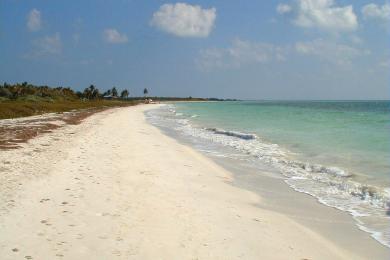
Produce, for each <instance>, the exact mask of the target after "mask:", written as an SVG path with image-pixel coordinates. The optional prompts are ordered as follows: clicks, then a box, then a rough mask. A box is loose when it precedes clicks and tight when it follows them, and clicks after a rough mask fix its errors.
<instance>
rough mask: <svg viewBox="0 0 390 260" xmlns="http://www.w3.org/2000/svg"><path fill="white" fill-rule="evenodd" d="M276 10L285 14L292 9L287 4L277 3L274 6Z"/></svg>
mask: <svg viewBox="0 0 390 260" xmlns="http://www.w3.org/2000/svg"><path fill="white" fill-rule="evenodd" d="M276 11H277V12H278V13H279V14H286V13H289V12H291V11H292V7H291V6H290V5H288V4H278V6H277V7H276Z"/></svg>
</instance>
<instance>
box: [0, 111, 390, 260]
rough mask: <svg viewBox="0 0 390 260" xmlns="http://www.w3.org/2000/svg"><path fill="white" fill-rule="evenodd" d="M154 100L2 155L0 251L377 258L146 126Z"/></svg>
mask: <svg viewBox="0 0 390 260" xmlns="http://www.w3.org/2000/svg"><path fill="white" fill-rule="evenodd" d="M156 106H158V105H138V106H134V107H125V108H115V109H110V110H106V111H104V112H100V113H96V114H94V115H92V116H90V117H88V118H87V119H86V120H84V122H82V123H81V124H80V125H74V126H66V127H63V128H61V129H58V130H55V131H53V132H52V133H47V134H44V135H42V136H38V137H36V138H34V139H32V140H30V141H29V142H28V144H27V145H26V146H24V147H23V148H20V149H16V150H9V151H4V152H2V154H1V155H0V160H1V162H2V164H3V165H4V167H3V168H2V169H1V171H2V176H1V183H2V184H3V185H5V188H4V187H2V189H1V194H0V195H1V197H0V198H1V200H0V203H1V204H2V205H0V206H1V207H0V208H1V209H2V210H1V211H0V229H1V230H2V233H1V234H0V255H2V256H3V257H4V259H14V258H23V257H24V258H27V259H42V257H44V258H47V257H50V258H51V259H52V258H62V259H86V258H92V259H96V258H104V259H111V258H119V259H156V258H163V259H193V258H200V259H226V258H229V259H231V258H244V259H258V258H266V259H286V258H290V259H291V258H293V259H368V256H378V257H380V256H381V255H382V256H383V257H384V256H386V254H387V255H388V251H380V252H379V251H377V252H372V251H371V252H370V250H376V249H375V248H372V247H369V248H368V249H365V250H364V251H366V252H360V251H359V252H352V251H351V250H350V249H349V248H345V247H343V246H342V245H339V244H337V243H336V242H335V241H331V239H329V237H326V236H324V235H323V234H321V233H318V232H316V231H317V230H315V229H312V228H311V227H310V226H309V227H308V226H306V225H305V224H304V223H300V222H299V221H296V220H295V219H293V218H291V216H288V215H287V214H286V213H284V214H283V213H281V212H277V211H275V209H272V207H268V205H267V197H266V194H261V193H258V192H257V193H256V192H253V191H250V189H248V190H247V188H248V187H241V186H240V185H236V184H237V182H235V181H234V178H237V175H235V174H234V173H233V171H229V170H230V169H229V167H226V169H225V168H224V167H221V166H220V165H218V164H217V163H215V162H214V161H213V160H211V159H209V158H207V157H205V156H204V155H202V154H200V153H199V152H197V151H195V150H194V149H192V148H191V147H189V146H186V145H183V144H181V143H179V142H178V141H176V140H174V139H172V138H170V137H168V136H166V135H164V134H163V133H162V132H161V131H160V130H159V129H157V128H156V127H154V126H152V125H151V124H149V123H147V122H146V121H145V116H144V111H145V110H146V109H150V108H152V107H156ZM14 187H18V188H17V189H16V190H15V189H14ZM244 188H245V189H244ZM327 209H328V210H329V211H330V210H332V209H331V208H327ZM367 236H368V235H367ZM353 239H354V238H351V241H350V243H351V244H350V246H351V247H353V246H354V245H353V242H354V240H353ZM355 246H356V245H355ZM359 246H360V244H359ZM378 246H379V243H378ZM362 250H363V249H362ZM363 253H365V254H366V255H362V254H363Z"/></svg>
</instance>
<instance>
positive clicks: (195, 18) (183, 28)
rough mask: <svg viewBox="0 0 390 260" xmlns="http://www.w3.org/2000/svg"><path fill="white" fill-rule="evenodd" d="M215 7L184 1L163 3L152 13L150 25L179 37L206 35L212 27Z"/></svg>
mask: <svg viewBox="0 0 390 260" xmlns="http://www.w3.org/2000/svg"><path fill="white" fill-rule="evenodd" d="M216 16H217V14H216V9H215V8H210V9H202V8H201V7H200V6H199V5H189V4H185V3H176V4H164V5H162V6H161V7H160V9H159V10H158V11H157V12H155V13H154V14H153V18H152V20H151V25H153V26H156V27H157V28H159V29H160V30H162V31H165V32H168V33H170V34H173V35H176V36H180V37H207V36H208V35H209V34H210V32H211V31H212V29H213V27H214V21H215V18H216Z"/></svg>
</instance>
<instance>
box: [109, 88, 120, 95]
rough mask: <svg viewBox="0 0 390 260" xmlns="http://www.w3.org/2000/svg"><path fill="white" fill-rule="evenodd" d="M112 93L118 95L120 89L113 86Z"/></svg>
mask: <svg viewBox="0 0 390 260" xmlns="http://www.w3.org/2000/svg"><path fill="white" fill-rule="evenodd" d="M111 95H112V96H113V97H117V96H118V90H116V87H113V88H112V89H111Z"/></svg>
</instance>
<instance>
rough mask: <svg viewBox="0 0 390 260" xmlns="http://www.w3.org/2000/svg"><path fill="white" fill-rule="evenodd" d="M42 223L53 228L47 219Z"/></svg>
mask: <svg viewBox="0 0 390 260" xmlns="http://www.w3.org/2000/svg"><path fill="white" fill-rule="evenodd" d="M41 223H42V224H45V225H46V226H51V224H50V223H49V221H48V220H46V219H43V220H41Z"/></svg>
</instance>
